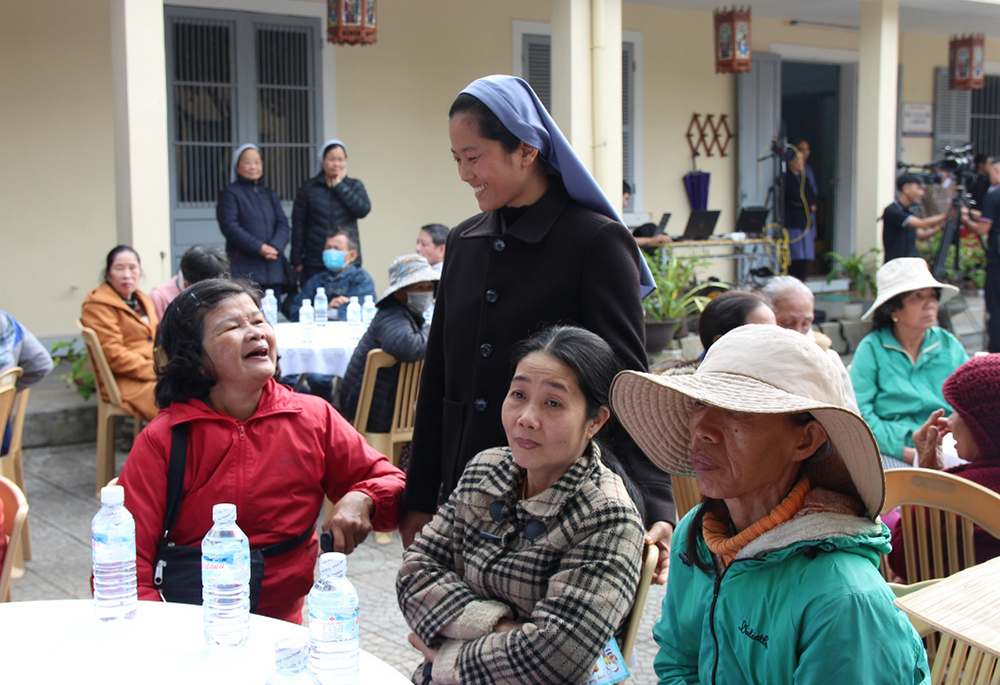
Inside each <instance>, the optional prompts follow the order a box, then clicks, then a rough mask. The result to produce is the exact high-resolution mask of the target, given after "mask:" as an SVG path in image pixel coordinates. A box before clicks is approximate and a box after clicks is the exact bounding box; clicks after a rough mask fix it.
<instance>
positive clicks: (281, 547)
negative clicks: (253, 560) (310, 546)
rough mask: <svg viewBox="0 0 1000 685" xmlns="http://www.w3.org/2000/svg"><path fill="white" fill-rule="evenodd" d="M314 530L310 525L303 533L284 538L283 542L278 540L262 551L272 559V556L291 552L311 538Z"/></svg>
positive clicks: (266, 557)
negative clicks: (287, 538)
mask: <svg viewBox="0 0 1000 685" xmlns="http://www.w3.org/2000/svg"><path fill="white" fill-rule="evenodd" d="M312 532H313V525H310V526H309V527H308V528H306V529H305V530H304V531H303V532H302V533H300V534H299V535H296V536H295V537H294V538H292V539H291V540H282V541H281V542H276V543H274V544H273V545H270V546H268V547H265V548H264V549H262V550H261V551H260V553H261V554H263V555H264V558H265V559H270V558H271V557H276V556H278V555H279V554H284V553H285V552H291V551H292V550H293V549H295V548H296V547H298V546H299V545H301V544H302V543H303V542H305V541H306V540H308V539H309V537H310V536H311V535H312Z"/></svg>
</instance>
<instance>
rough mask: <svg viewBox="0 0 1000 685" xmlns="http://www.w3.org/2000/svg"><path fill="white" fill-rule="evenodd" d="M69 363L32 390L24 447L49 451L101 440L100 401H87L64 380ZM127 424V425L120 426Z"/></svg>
mask: <svg viewBox="0 0 1000 685" xmlns="http://www.w3.org/2000/svg"><path fill="white" fill-rule="evenodd" d="M67 372H68V368H67V365H66V363H65V362H61V363H59V364H57V365H56V368H55V370H54V371H53V372H52V373H50V374H49V375H48V376H46V377H45V378H44V379H43V380H42V381H41V382H40V383H39V384H38V385H35V386H34V387H32V388H31V395H30V397H29V398H28V410H27V415H26V416H25V419H24V446H25V447H46V446H51V445H72V444H75V443H80V442H88V441H93V440H94V439H95V438H96V436H97V399H96V398H95V397H91V398H90V399H89V400H84V399H83V398H82V397H81V396H80V394H79V393H78V392H77V391H76V389H75V388H70V387H68V386H67V384H66V381H65V380H64V379H62V378H60V376H62V375H65V374H66V373H67ZM120 423H123V422H120Z"/></svg>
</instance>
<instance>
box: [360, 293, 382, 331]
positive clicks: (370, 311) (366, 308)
mask: <svg viewBox="0 0 1000 685" xmlns="http://www.w3.org/2000/svg"><path fill="white" fill-rule="evenodd" d="M377 311H378V310H377V309H376V308H375V301H374V300H373V299H372V296H371V295H365V303H364V304H363V305H361V323H363V324H364V325H365V326H366V327H367V326H368V324H370V323H371V322H372V319H374V318H375V313H376V312H377Z"/></svg>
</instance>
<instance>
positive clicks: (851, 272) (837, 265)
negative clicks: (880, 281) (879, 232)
mask: <svg viewBox="0 0 1000 685" xmlns="http://www.w3.org/2000/svg"><path fill="white" fill-rule="evenodd" d="M879 253H880V250H878V249H877V248H874V247H873V248H872V249H870V250H868V251H867V252H864V253H862V254H860V255H859V254H857V253H854V252H852V253H851V254H849V255H842V254H839V253H837V252H827V253H826V258H827V259H829V260H830V261H832V262H834V266H833V269H831V271H830V273H828V274H827V275H826V282H827V283H830V282H832V281H833V279H835V278H837V277H838V276H843V277H844V278H846V279H847V290H848V292H849V293H850V294H851V297H854V298H856V299H865V298H867V297H868V296H869V295H871V297H875V292H876V288H875V264H874V263H873V262H872V263H869V261H868V260H869V258H871V259H872V260H874V259H875V258H877V257H878V255H879Z"/></svg>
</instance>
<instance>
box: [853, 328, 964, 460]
mask: <svg viewBox="0 0 1000 685" xmlns="http://www.w3.org/2000/svg"><path fill="white" fill-rule="evenodd" d="M968 359H969V355H968V354H966V353H965V349H964V348H963V347H962V343H960V342H959V341H958V339H957V338H956V337H955V336H953V335H952V334H951V333H949V332H948V331H946V330H944V329H943V328H938V327H937V326H934V327H933V328H931V329H930V330H928V331H927V335H925V336H924V342H923V345H921V347H920V354H919V355H917V363H916V364H914V363H913V362H912V361H911V360H910V357H909V355H907V354H906V352H904V351H903V348H902V346H900V344H899V341H897V340H896V338H895V336H893V334H892V331H891V330H890V329H888V328H882V329H879V330H877V331H872V332H871V333H869V334H868V335H866V336H865V337H864V338H863V339H862V340H861V342H860V343H858V349H857V351H856V352H855V353H854V358H853V359H852V360H851V383H853V384H854V394H855V396H856V397H857V399H858V408H859V409H860V410H861V418H863V419H864V420H865V421H866V422H867V423H868V425H869V426H871V429H872V433H874V434H875V439H876V440H877V441H878V448H879V451H880V452H882V453H883V454H888V455H889V456H890V457H895V458H896V459H901V458H902V456H903V447H913V431H915V430H916V429H918V428H920V426H922V425H923V424H924V421H926V420H927V417H928V416H930V415H931V412H933V411H934V410H935V409H944V410H946V412H947V413H949V414H950V413H951V407H950V406H948V403H947V402H945V400H944V395H943V394H942V393H941V386H942V385H943V384H944V381H945V379H947V378H948V376H950V375H951V374H952V373H953V372H954V371H955V369H957V368H958V367H959V366H960V365H961V364H963V363H964V362H966V361H967V360H968Z"/></svg>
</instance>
